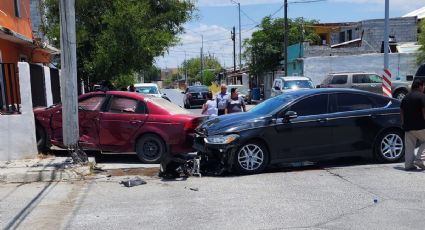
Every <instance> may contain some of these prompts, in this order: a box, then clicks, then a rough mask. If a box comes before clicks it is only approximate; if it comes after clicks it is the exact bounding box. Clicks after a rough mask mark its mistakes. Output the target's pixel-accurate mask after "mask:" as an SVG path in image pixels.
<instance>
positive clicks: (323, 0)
mask: <svg viewBox="0 0 425 230" xmlns="http://www.w3.org/2000/svg"><path fill="white" fill-rule="evenodd" d="M326 1H327V0H305V1H293V2H288V4H297V3H314V2H326Z"/></svg>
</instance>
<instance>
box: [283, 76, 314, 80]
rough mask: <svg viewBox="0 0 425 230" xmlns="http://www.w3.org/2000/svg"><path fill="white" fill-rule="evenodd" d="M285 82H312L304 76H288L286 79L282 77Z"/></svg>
mask: <svg viewBox="0 0 425 230" xmlns="http://www.w3.org/2000/svg"><path fill="white" fill-rule="evenodd" d="M280 78H281V79H283V80H284V81H299V80H310V78H308V77H302V76H286V77H280Z"/></svg>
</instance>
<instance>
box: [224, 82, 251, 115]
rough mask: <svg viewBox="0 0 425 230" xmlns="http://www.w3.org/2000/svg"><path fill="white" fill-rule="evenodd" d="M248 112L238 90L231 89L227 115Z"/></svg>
mask: <svg viewBox="0 0 425 230" xmlns="http://www.w3.org/2000/svg"><path fill="white" fill-rule="evenodd" d="M242 111H243V112H246V107H245V102H244V100H243V98H242V97H239V92H238V89H237V88H232V89H230V99H229V100H228V101H227V106H226V110H225V114H229V113H237V112H242Z"/></svg>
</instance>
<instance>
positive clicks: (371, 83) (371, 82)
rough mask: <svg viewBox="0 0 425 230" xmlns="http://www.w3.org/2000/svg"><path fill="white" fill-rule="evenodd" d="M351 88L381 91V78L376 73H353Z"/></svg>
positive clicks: (374, 91)
mask: <svg viewBox="0 0 425 230" xmlns="http://www.w3.org/2000/svg"><path fill="white" fill-rule="evenodd" d="M352 88H355V89H359V90H364V91H369V92H373V93H382V78H379V76H377V75H376V74H353V84H352Z"/></svg>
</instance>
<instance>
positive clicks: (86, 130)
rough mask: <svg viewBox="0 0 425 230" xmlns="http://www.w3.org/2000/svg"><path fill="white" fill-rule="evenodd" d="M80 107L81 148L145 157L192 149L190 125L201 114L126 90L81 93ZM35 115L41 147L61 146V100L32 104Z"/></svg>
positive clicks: (151, 159) (150, 158)
mask: <svg viewBox="0 0 425 230" xmlns="http://www.w3.org/2000/svg"><path fill="white" fill-rule="evenodd" d="M78 108H79V112H78V116H79V128H80V129H79V131H80V140H79V144H80V146H81V147H82V148H83V149H86V150H99V151H102V152H103V153H105V152H114V153H135V154H137V156H138V157H139V158H140V160H141V161H142V162H144V163H159V162H160V160H161V159H162V158H163V157H164V155H165V154H166V153H170V154H172V155H175V154H180V153H187V152H191V151H192V148H191V146H192V143H193V135H194V129H195V128H196V127H197V126H198V124H199V123H200V122H201V121H202V119H203V117H202V116H201V115H195V114H192V113H190V112H189V111H187V110H185V109H183V108H181V107H179V106H177V105H175V104H173V103H171V102H169V101H167V100H164V99H162V98H159V97H158V98H157V97H146V96H144V95H142V94H138V93H132V92H125V91H124V92H123V91H107V92H93V93H88V94H84V95H81V96H80V97H79V99H78ZM34 115H35V123H36V136H37V145H38V148H39V150H40V151H45V150H46V149H48V148H49V147H50V146H51V145H56V146H59V147H64V146H63V138H62V105H61V104H58V105H55V106H51V107H49V108H43V109H36V110H35V111H34Z"/></svg>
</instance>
